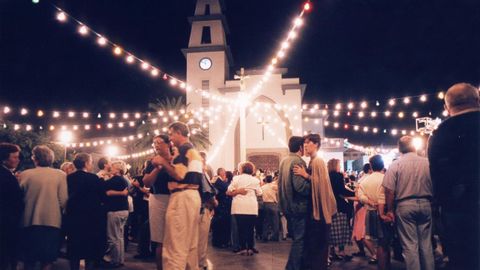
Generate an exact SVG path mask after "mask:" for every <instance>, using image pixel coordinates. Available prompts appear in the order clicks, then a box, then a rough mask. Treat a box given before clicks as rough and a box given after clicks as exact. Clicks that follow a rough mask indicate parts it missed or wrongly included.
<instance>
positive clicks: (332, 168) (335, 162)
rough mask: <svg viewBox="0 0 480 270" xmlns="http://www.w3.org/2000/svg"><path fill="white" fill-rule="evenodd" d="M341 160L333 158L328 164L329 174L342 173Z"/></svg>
mask: <svg viewBox="0 0 480 270" xmlns="http://www.w3.org/2000/svg"><path fill="white" fill-rule="evenodd" d="M339 165H340V160H339V159H336V158H332V159H330V160H329V161H328V162H327V169H328V172H340V168H339V167H340V166H339Z"/></svg>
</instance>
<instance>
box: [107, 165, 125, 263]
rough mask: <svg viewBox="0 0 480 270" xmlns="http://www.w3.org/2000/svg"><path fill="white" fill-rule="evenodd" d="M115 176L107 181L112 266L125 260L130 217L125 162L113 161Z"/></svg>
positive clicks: (108, 239)
mask: <svg viewBox="0 0 480 270" xmlns="http://www.w3.org/2000/svg"><path fill="white" fill-rule="evenodd" d="M111 166H112V169H111V170H112V171H111V172H112V174H113V177H112V178H110V179H109V180H107V181H105V193H106V195H107V198H106V201H105V206H106V208H107V243H108V249H107V255H109V257H110V258H111V261H110V264H111V265H110V266H111V267H119V266H122V265H123V263H124V261H125V249H124V236H123V235H124V226H125V224H126V223H127V219H128V198H127V197H128V190H127V187H128V184H127V180H126V179H125V178H124V175H125V173H126V172H127V166H126V164H125V162H123V161H121V160H119V161H114V162H112V165H111Z"/></svg>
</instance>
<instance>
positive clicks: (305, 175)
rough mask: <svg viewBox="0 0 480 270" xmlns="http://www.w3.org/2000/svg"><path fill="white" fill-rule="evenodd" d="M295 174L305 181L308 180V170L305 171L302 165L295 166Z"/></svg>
mask: <svg viewBox="0 0 480 270" xmlns="http://www.w3.org/2000/svg"><path fill="white" fill-rule="evenodd" d="M293 174H295V175H299V176H301V177H303V178H305V179H307V178H308V173H307V170H306V169H305V167H303V166H300V165H294V166H293Z"/></svg>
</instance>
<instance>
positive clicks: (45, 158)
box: [20, 145, 68, 270]
mask: <svg viewBox="0 0 480 270" xmlns="http://www.w3.org/2000/svg"><path fill="white" fill-rule="evenodd" d="M32 159H33V162H34V163H35V168H34V169H29V170H26V171H24V172H22V173H21V174H20V187H21V188H22V189H23V192H24V194H25V197H24V201H25V211H24V214H23V227H24V232H23V241H22V244H23V252H24V258H25V261H24V262H25V269H27V270H28V269H34V268H35V263H36V262H40V263H41V265H42V269H50V268H51V266H52V263H53V262H54V261H55V260H56V259H57V254H58V250H59V244H60V228H61V225H62V211H63V210H64V209H65V206H66V203H67V199H68V193H67V180H66V174H65V173H64V172H63V171H61V170H58V169H53V168H50V167H51V166H52V164H53V160H54V154H53V151H52V150H51V149H50V148H48V147H47V146H45V145H39V146H36V147H34V148H33V151H32Z"/></svg>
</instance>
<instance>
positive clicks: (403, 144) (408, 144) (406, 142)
mask: <svg viewBox="0 0 480 270" xmlns="http://www.w3.org/2000/svg"><path fill="white" fill-rule="evenodd" d="M398 151H399V152H400V153H402V154H406V153H410V152H415V151H416V150H415V146H414V145H413V137H412V136H408V135H407V136H402V137H401V138H400V139H399V140H398Z"/></svg>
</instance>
